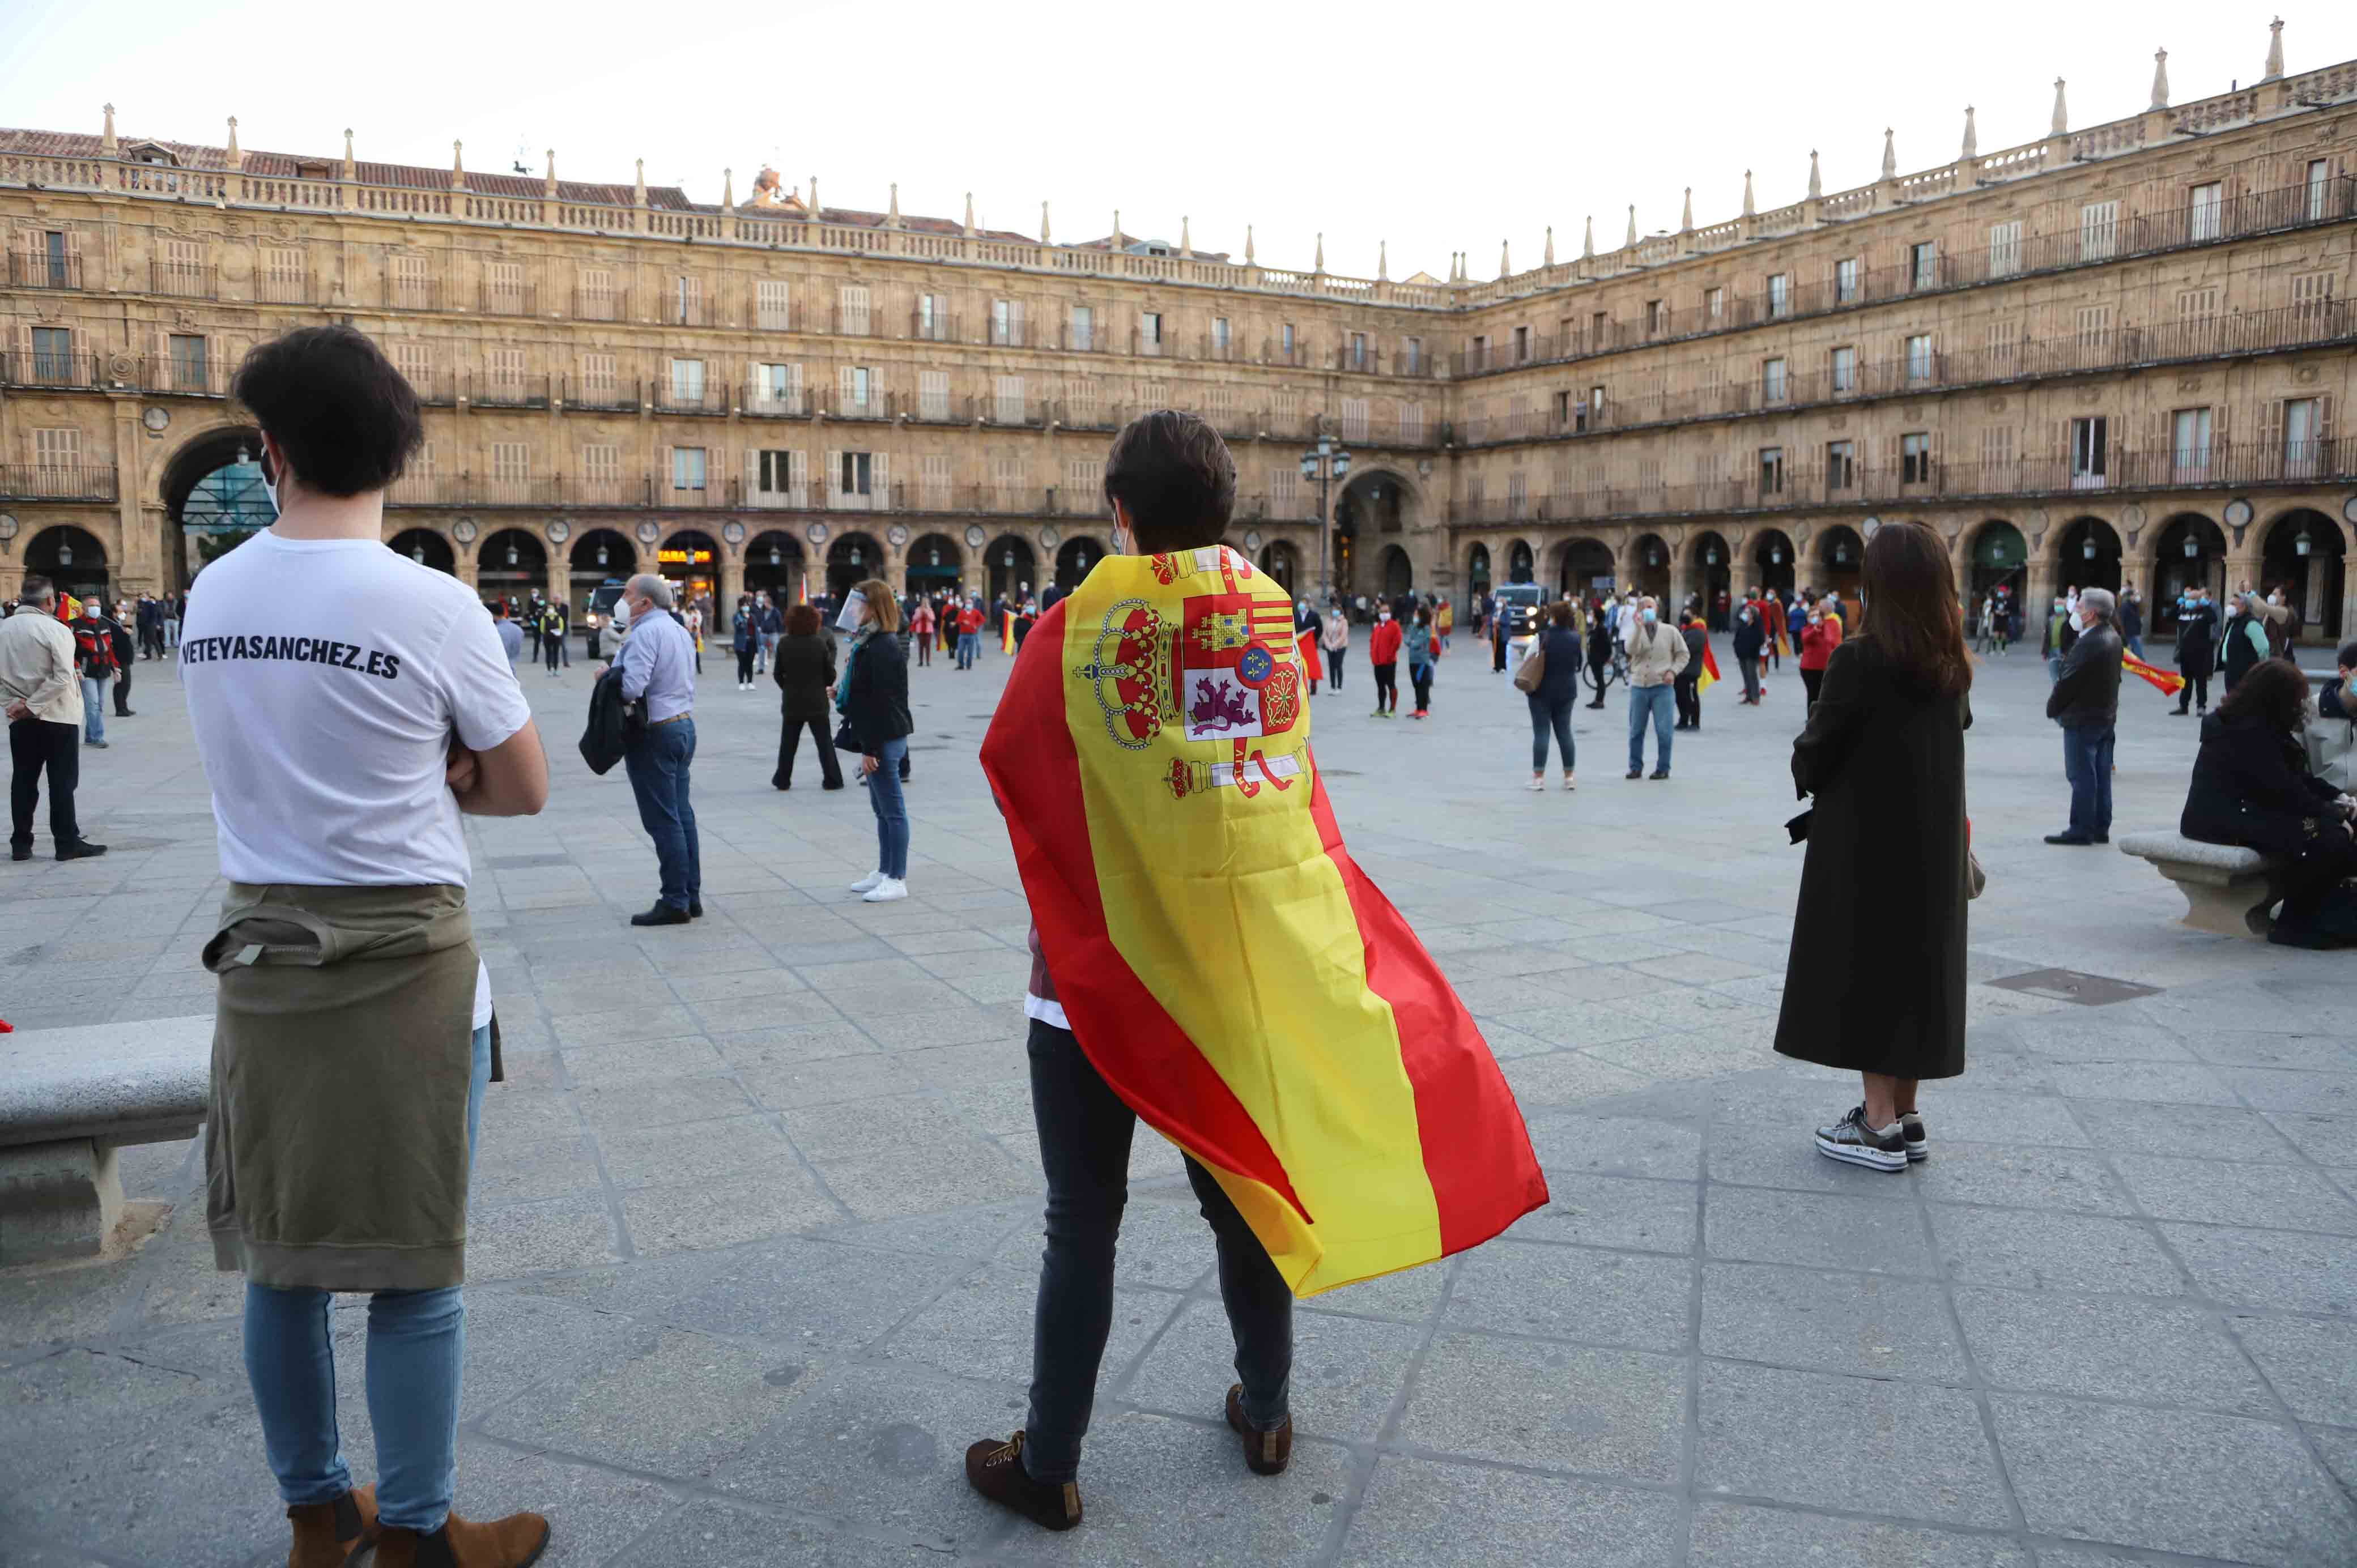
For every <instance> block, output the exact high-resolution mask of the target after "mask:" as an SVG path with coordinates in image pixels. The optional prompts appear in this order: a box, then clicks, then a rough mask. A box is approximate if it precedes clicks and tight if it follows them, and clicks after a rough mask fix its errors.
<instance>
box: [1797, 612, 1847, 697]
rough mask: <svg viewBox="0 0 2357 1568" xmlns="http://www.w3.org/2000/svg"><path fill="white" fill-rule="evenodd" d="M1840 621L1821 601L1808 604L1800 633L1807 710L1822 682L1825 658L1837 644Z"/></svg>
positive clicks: (1828, 656)
mask: <svg viewBox="0 0 2357 1568" xmlns="http://www.w3.org/2000/svg"><path fill="white" fill-rule="evenodd" d="M1841 639H1842V623H1841V617H1840V616H1838V615H1833V614H1828V613H1827V612H1826V609H1825V607H1824V605H1822V604H1814V605H1811V606H1810V607H1809V624H1808V625H1807V626H1806V627H1805V628H1803V629H1802V632H1801V684H1802V685H1803V686H1805V687H1807V688H1808V693H1809V712H1811V713H1814V712H1815V711H1816V707H1817V688H1818V687H1819V686H1821V685H1823V684H1824V679H1825V660H1828V659H1831V658H1832V657H1833V656H1834V650H1835V649H1836V648H1838V647H1840V646H1841Z"/></svg>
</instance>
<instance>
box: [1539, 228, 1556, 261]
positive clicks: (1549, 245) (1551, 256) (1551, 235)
mask: <svg viewBox="0 0 2357 1568" xmlns="http://www.w3.org/2000/svg"><path fill="white" fill-rule="evenodd" d="M1541 264H1542V265H1544V266H1550V267H1551V266H1553V265H1555V225H1554V224H1552V223H1550V224H1548V225H1547V235H1546V253H1545V254H1544V257H1542V258H1541Z"/></svg>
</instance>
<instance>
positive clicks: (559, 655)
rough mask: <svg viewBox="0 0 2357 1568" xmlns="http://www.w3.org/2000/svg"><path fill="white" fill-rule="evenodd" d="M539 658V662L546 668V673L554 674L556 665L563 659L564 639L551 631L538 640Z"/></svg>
mask: <svg viewBox="0 0 2357 1568" xmlns="http://www.w3.org/2000/svg"><path fill="white" fill-rule="evenodd" d="M540 658H541V662H542V663H544V664H545V665H547V666H548V672H549V673H550V674H552V675H554V674H555V673H556V667H557V665H558V664H559V663H560V662H561V661H562V660H564V658H565V639H563V638H561V637H559V636H557V635H556V634H555V633H554V632H553V631H552V632H550V633H548V634H547V635H545V636H544V637H543V638H542V639H540Z"/></svg>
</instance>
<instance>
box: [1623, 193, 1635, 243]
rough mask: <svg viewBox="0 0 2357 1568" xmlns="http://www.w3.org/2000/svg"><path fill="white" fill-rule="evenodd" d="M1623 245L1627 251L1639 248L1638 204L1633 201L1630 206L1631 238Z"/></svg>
mask: <svg viewBox="0 0 2357 1568" xmlns="http://www.w3.org/2000/svg"><path fill="white" fill-rule="evenodd" d="M1621 244H1622V246H1623V248H1625V249H1627V250H1631V251H1633V250H1635V249H1636V248H1637V204H1636V203H1635V202H1633V201H1632V202H1631V203H1630V204H1629V238H1628V239H1626V240H1624V241H1623V242H1621Z"/></svg>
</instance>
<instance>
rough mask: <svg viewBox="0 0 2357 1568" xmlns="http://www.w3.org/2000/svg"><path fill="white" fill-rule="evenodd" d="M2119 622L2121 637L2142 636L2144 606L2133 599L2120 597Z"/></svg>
mask: <svg viewBox="0 0 2357 1568" xmlns="http://www.w3.org/2000/svg"><path fill="white" fill-rule="evenodd" d="M2119 623H2120V635H2121V636H2122V637H2124V638H2126V637H2142V636H2143V635H2144V606H2143V605H2141V604H2139V603H2137V602H2136V600H2134V599H2122V600H2121V601H2120V614H2119Z"/></svg>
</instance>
